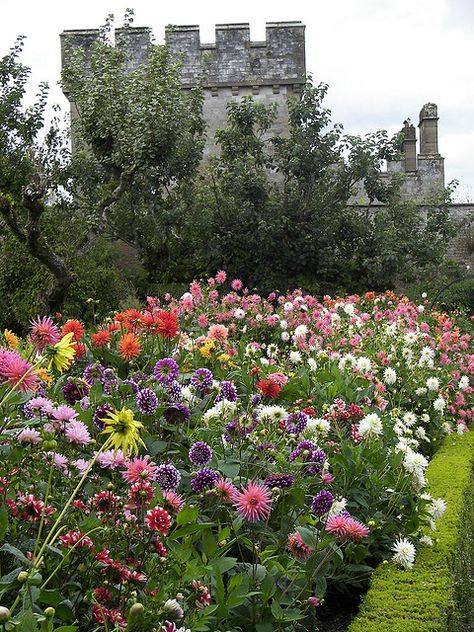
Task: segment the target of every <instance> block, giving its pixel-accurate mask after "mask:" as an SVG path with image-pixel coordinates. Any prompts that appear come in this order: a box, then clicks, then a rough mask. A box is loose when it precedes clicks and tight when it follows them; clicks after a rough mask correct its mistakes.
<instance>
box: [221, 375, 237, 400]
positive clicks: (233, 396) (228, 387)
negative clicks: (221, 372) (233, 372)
mask: <svg viewBox="0 0 474 632" xmlns="http://www.w3.org/2000/svg"><path fill="white" fill-rule="evenodd" d="M223 399H226V400H227V401H228V402H235V401H237V389H236V388H235V386H234V384H233V382H229V381H228V380H223V381H222V382H221V384H220V392H219V395H218V396H217V397H216V402H220V401H221V400H223Z"/></svg>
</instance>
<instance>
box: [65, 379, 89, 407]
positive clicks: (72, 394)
mask: <svg viewBox="0 0 474 632" xmlns="http://www.w3.org/2000/svg"><path fill="white" fill-rule="evenodd" d="M63 394H64V399H65V400H66V402H67V403H68V404H69V406H74V404H75V403H76V402H78V401H79V400H80V399H82V398H83V397H84V396H85V395H88V394H89V387H88V386H87V384H85V383H84V382H83V383H81V384H77V383H76V382H75V381H74V380H71V379H69V380H67V382H65V383H64V386H63Z"/></svg>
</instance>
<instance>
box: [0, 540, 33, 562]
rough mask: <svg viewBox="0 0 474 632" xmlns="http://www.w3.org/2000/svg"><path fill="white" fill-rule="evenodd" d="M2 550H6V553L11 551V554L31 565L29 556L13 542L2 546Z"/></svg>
mask: <svg viewBox="0 0 474 632" xmlns="http://www.w3.org/2000/svg"><path fill="white" fill-rule="evenodd" d="M0 551H5V552H6V553H10V554H11V555H14V556H15V557H16V558H17V560H20V561H21V562H23V563H24V564H26V565H27V566H29V565H30V561H29V560H28V558H27V557H26V556H25V555H23V553H22V552H21V551H20V549H17V548H16V546H12V545H11V544H4V545H3V546H2V548H1V549H0Z"/></svg>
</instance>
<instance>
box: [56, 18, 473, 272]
mask: <svg viewBox="0 0 474 632" xmlns="http://www.w3.org/2000/svg"><path fill="white" fill-rule="evenodd" d="M215 33H216V35H215V42H214V43H212V44H206V43H203V42H201V38H200V32H199V27H198V26H195V25H192V26H169V27H167V29H166V45H167V47H168V49H169V50H170V52H171V55H172V57H173V58H174V59H175V60H176V61H179V62H180V63H181V64H182V69H181V84H182V87H183V89H184V90H189V89H190V88H192V87H193V86H195V85H197V83H199V84H200V85H202V87H203V90H204V107H203V116H204V120H205V121H206V123H207V143H206V146H205V149H204V156H205V157H208V156H210V155H212V154H215V153H216V152H217V151H218V147H217V146H216V143H215V132H216V130H217V129H219V128H222V127H225V125H226V106H227V104H228V103H229V102H230V101H240V99H241V98H242V97H243V96H252V97H253V98H254V99H256V100H259V101H262V102H263V103H265V104H267V105H268V104H271V103H276V105H277V117H276V121H275V124H274V126H273V128H272V129H271V130H270V135H285V134H286V133H287V132H288V117H287V114H288V108H287V100H288V98H289V97H291V96H294V95H298V94H300V93H301V90H302V88H303V86H304V82H305V73H306V64H305V27H304V25H303V24H302V23H301V22H271V23H267V25H266V37H265V41H262V42H253V41H251V39H250V28H249V24H247V23H243V24H218V25H217V26H216V30H215ZM150 37H151V31H150V29H149V28H135V27H134V28H128V29H116V30H115V45H116V46H123V47H126V49H127V59H128V66H129V68H130V69H131V70H132V69H134V68H137V67H138V66H139V65H140V64H146V62H147V59H148V49H149V46H150ZM98 38H99V30H98V29H92V30H73V31H64V32H63V33H62V34H61V54H62V63H63V66H64V64H65V63H66V61H67V57H68V55H69V54H70V51H71V50H74V49H76V48H82V49H83V50H84V65H85V71H86V72H87V68H88V66H89V64H90V54H91V49H92V46H93V44H94V42H95V41H97V40H98ZM66 96H67V95H66ZM71 114H72V116H74V115H75V109H74V104H73V103H71ZM402 133H403V136H402V138H403V141H402V152H401V156H400V159H399V160H395V161H391V162H388V163H387V170H386V172H385V173H384V174H383V176H382V177H384V178H391V177H394V176H396V175H403V182H402V185H401V191H402V195H403V196H404V198H405V199H413V200H416V201H417V202H418V203H419V204H421V205H423V203H424V202H425V201H426V200H427V198H429V196H430V194H432V193H434V192H436V191H437V190H438V191H439V190H440V189H442V188H443V187H444V186H445V181H444V158H443V157H442V156H441V155H440V153H439V149H438V109H437V106H436V105H435V104H434V103H426V104H425V105H424V106H423V107H422V109H421V111H420V114H419V123H418V139H417V133H416V129H415V127H414V125H412V123H411V121H410V119H407V120H406V121H404V127H403V129H402ZM417 143H419V151H418V152H417ZM350 204H351V205H355V206H364V205H366V204H367V194H366V192H365V191H364V189H363V186H362V184H360V185H359V186H356V187H355V190H354V195H353V197H352V198H351V200H350ZM376 206H377V204H375V205H374V209H375V208H376ZM473 208H474V207H473V206H472V205H469V204H453V205H452V206H451V212H452V215H453V217H454V218H455V219H456V221H457V223H458V226H459V236H458V237H457V238H456V239H455V240H454V241H453V243H452V244H451V246H450V254H451V256H453V258H455V259H457V260H459V261H461V262H462V263H465V264H466V265H470V266H471V267H472V266H473V265H474V260H473V258H474V252H473V251H474V243H473V242H474V235H473V234H472V230H473V228H472V219H471V218H472V213H473Z"/></svg>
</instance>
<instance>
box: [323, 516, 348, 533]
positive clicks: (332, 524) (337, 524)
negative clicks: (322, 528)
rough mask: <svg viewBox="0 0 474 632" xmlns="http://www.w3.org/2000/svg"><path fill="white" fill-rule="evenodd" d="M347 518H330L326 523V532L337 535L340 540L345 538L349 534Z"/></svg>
mask: <svg viewBox="0 0 474 632" xmlns="http://www.w3.org/2000/svg"><path fill="white" fill-rule="evenodd" d="M346 525H347V517H346V516H344V515H337V516H332V517H331V518H328V521H327V522H326V531H327V532H328V533H330V534H331V535H335V536H337V537H339V538H344V536H345V535H346V532H347V526H346Z"/></svg>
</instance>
